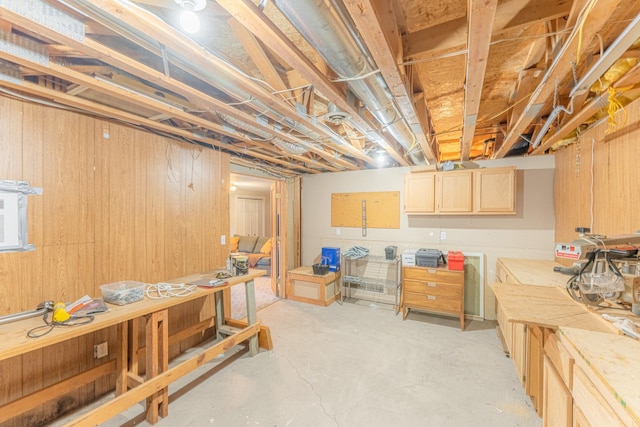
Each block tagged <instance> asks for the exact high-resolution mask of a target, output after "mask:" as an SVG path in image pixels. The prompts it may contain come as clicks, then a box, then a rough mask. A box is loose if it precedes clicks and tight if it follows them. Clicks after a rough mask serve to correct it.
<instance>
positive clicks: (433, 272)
mask: <svg viewBox="0 0 640 427" xmlns="http://www.w3.org/2000/svg"><path fill="white" fill-rule="evenodd" d="M427 271H428V272H429V274H436V271H435V270H430V269H427Z"/></svg>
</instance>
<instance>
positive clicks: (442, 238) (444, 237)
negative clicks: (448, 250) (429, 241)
mask: <svg viewBox="0 0 640 427" xmlns="http://www.w3.org/2000/svg"><path fill="white" fill-rule="evenodd" d="M440 240H447V232H446V231H441V232H440Z"/></svg>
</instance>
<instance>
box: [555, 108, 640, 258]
mask: <svg viewBox="0 0 640 427" xmlns="http://www.w3.org/2000/svg"><path fill="white" fill-rule="evenodd" d="M625 110H626V112H627V121H626V123H625V124H622V122H623V117H622V116H623V114H622V113H621V112H619V113H618V114H617V116H616V117H617V120H619V121H620V122H621V124H620V125H619V126H618V127H617V128H616V130H615V131H614V132H612V133H610V134H608V135H606V134H605V130H606V128H607V123H606V121H603V122H602V123H599V124H598V125H597V126H594V127H593V128H592V129H589V130H587V131H585V132H584V133H582V134H581V135H580V138H579V144H573V145H570V146H568V147H566V148H563V149H561V150H559V151H558V152H556V171H555V172H556V174H555V183H554V186H555V188H554V193H555V194H554V200H555V217H556V227H555V236H556V241H558V242H570V241H572V240H574V239H576V238H577V236H578V235H577V233H576V232H575V231H574V230H575V228H576V227H579V226H584V227H591V231H592V232H595V233H598V234H605V235H614V234H628V233H635V232H636V231H637V230H640V220H639V218H640V102H639V101H635V102H633V103H631V104H629V105H628V106H627V107H625ZM592 149H593V156H592ZM592 159H593V160H594V161H593V185H592V183H591V181H592V178H591V177H592V173H591V165H592ZM592 187H593V197H592V196H591V188H592ZM592 209H593V221H592V216H591V210H592ZM592 222H593V223H592ZM569 264H570V262H569Z"/></svg>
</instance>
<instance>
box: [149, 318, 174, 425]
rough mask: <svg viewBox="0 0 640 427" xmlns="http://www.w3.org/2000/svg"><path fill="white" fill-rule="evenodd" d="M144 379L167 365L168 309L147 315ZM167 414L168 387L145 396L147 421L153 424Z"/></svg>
mask: <svg viewBox="0 0 640 427" xmlns="http://www.w3.org/2000/svg"><path fill="white" fill-rule="evenodd" d="M146 319H147V324H146V340H147V345H146V361H147V366H146V379H147V381H148V380H149V379H151V378H153V377H155V376H157V375H159V374H161V373H163V372H164V371H166V370H167V369H168V367H169V360H168V358H169V324H168V323H169V322H168V320H169V311H168V310H162V311H157V312H155V313H152V314H150V315H148V316H147V318H146ZM167 415H169V389H168V387H165V388H163V389H162V390H160V391H157V392H155V393H154V394H152V395H151V396H150V397H148V398H147V417H146V418H147V422H149V423H150V424H155V423H157V422H158V416H161V417H166V416H167Z"/></svg>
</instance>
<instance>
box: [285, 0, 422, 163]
mask: <svg viewBox="0 0 640 427" xmlns="http://www.w3.org/2000/svg"><path fill="white" fill-rule="evenodd" d="M274 4H275V5H276V7H277V8H278V9H279V10H280V11H281V12H282V13H283V14H284V16H285V17H287V19H288V20H289V21H290V22H291V24H292V25H293V26H294V27H295V28H296V29H297V30H298V31H299V32H300V34H302V36H303V37H304V38H305V39H306V40H307V41H308V42H309V44H311V46H313V47H314V48H315V49H316V50H317V51H318V53H319V54H320V55H321V56H322V58H323V59H324V60H325V62H326V63H327V65H329V66H330V67H331V68H332V69H333V70H334V71H335V72H336V73H337V74H338V75H339V76H340V77H342V78H353V79H354V80H348V81H347V85H348V86H349V89H351V91H352V92H353V93H354V94H355V95H356V96H357V97H358V98H359V99H360V101H362V103H363V104H364V105H365V106H366V108H367V109H368V110H369V111H370V112H371V114H373V115H374V116H375V117H376V119H378V121H379V122H380V123H381V124H382V126H383V128H384V129H386V130H387V131H388V132H389V133H390V134H391V135H392V136H393V137H394V138H395V140H396V141H398V143H400V145H402V146H403V147H404V148H405V150H407V152H409V156H410V157H411V159H412V160H413V162H414V163H416V164H424V163H426V162H425V159H424V155H423V154H422V152H421V151H417V152H413V151H411V152H410V151H409V150H410V149H411V148H412V146H413V145H414V142H415V135H414V134H413V132H412V131H411V129H410V128H409V126H408V125H407V123H406V121H405V120H404V119H403V118H402V116H401V114H400V113H399V112H398V110H397V108H396V106H395V104H394V103H393V101H392V97H391V94H390V93H389V90H388V87H387V84H386V82H385V81H384V79H383V78H382V77H381V76H380V74H379V73H374V71H375V70H374V69H373V66H372V64H370V62H369V61H368V60H367V57H368V53H367V52H363V51H362V50H363V49H360V48H359V47H358V44H357V43H356V41H355V40H354V37H355V31H354V30H351V31H350V29H349V28H347V26H346V25H345V24H344V23H343V22H342V21H341V20H340V19H338V18H337V17H336V11H334V10H332V9H331V8H330V7H329V6H328V5H327V1H326V0H274ZM337 12H338V13H340V14H342V15H346V14H344V13H341V11H337ZM349 25H351V24H349ZM352 34H354V36H352ZM365 75H367V76H369V77H366V78H362V79H359V78H358V77H359V76H365Z"/></svg>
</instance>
